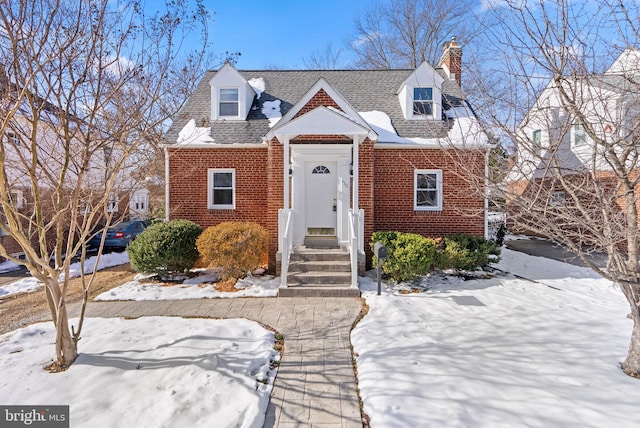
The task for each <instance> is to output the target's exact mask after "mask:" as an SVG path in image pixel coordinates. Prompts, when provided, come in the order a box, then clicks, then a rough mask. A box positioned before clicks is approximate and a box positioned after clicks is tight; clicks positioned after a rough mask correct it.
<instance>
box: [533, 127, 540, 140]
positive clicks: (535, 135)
mask: <svg viewBox="0 0 640 428" xmlns="http://www.w3.org/2000/svg"><path fill="white" fill-rule="evenodd" d="M533 142H534V143H541V142H542V131H541V130H539V129H537V130H535V131H533Z"/></svg>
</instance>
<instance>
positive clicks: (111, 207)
mask: <svg viewBox="0 0 640 428" xmlns="http://www.w3.org/2000/svg"><path fill="white" fill-rule="evenodd" d="M119 203H120V198H118V196H117V195H112V196H109V199H108V200H107V212H108V213H117V212H118V211H119V210H118V208H119V207H118V204H119Z"/></svg>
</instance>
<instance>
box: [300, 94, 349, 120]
mask: <svg viewBox="0 0 640 428" xmlns="http://www.w3.org/2000/svg"><path fill="white" fill-rule="evenodd" d="M320 106H324V107H333V108H335V109H337V110H340V111H342V109H341V108H340V106H339V105H338V104H337V103H336V102H335V101H334V100H333V98H331V97H330V96H329V94H327V93H326V92H325V90H324V89H320V90H319V91H318V92H317V93H316V94H315V95H314V96H313V97H311V99H310V100H309V102H308V103H307V104H306V105H305V106H304V107H302V108H301V109H300V111H299V112H298V113H296V115H295V116H294V119H295V118H296V117H298V116H302V115H303V114H305V113H307V112H310V111H311V110H313V109H314V108H316V107H320Z"/></svg>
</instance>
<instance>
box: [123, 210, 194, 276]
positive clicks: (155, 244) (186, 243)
mask: <svg viewBox="0 0 640 428" xmlns="http://www.w3.org/2000/svg"><path fill="white" fill-rule="evenodd" d="M201 232H202V229H201V228H200V226H198V225H197V224H195V223H193V222H191V221H188V220H172V221H169V222H163V223H155V224H152V225H151V226H149V227H148V228H147V229H146V230H145V231H144V232H142V233H141V234H140V235H139V236H138V237H137V238H136V239H135V241H133V242H131V243H130V244H129V246H128V247H127V252H128V253H129V260H130V262H131V267H133V268H134V269H135V270H136V271H138V272H143V273H154V274H156V275H158V276H160V277H166V276H170V275H175V274H177V273H182V272H184V271H186V270H188V269H190V268H191V267H193V265H194V264H195V262H196V260H197V259H198V250H197V249H196V239H197V238H198V236H199V235H200V233H201Z"/></svg>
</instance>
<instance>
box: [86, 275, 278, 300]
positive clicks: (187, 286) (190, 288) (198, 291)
mask: <svg viewBox="0 0 640 428" xmlns="http://www.w3.org/2000/svg"><path fill="white" fill-rule="evenodd" d="M194 272H195V273H197V274H198V275H197V276H195V277H193V278H190V279H186V280H184V281H182V282H180V283H176V284H172V285H165V284H159V283H158V282H154V281H151V280H150V279H149V277H145V276H143V275H138V276H136V278H135V279H134V280H133V281H129V282H127V283H124V284H122V285H121V286H119V287H115V288H112V289H111V290H108V291H105V292H104V293H102V294H100V295H98V296H96V298H95V299H94V300H98V301H100V300H103V301H104V300H185V299H214V298H236V297H275V296H277V295H278V287H279V286H280V278H279V277H278V278H274V277H273V276H270V275H264V276H256V277H247V278H244V279H240V280H238V282H237V283H236V285H235V288H236V289H237V291H235V292H228V291H217V290H216V289H215V287H214V285H213V283H214V282H216V281H217V280H218V275H217V274H216V272H215V270H207V269H199V270H194Z"/></svg>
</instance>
